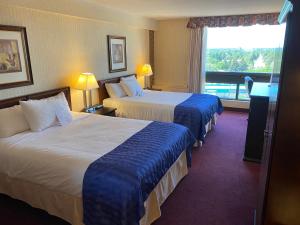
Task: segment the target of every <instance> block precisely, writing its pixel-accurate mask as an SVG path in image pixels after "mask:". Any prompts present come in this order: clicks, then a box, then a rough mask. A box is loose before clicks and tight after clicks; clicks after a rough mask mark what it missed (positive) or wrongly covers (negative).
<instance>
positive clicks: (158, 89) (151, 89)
mask: <svg viewBox="0 0 300 225" xmlns="http://www.w3.org/2000/svg"><path fill="white" fill-rule="evenodd" d="M144 90H150V91H162V89H161V88H144Z"/></svg>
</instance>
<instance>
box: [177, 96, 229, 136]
mask: <svg viewBox="0 0 300 225" xmlns="http://www.w3.org/2000/svg"><path fill="white" fill-rule="evenodd" d="M222 112H223V106H222V103H221V101H220V98H219V97H217V96H214V95H208V94H193V95H192V96H191V97H189V98H188V99H187V100H185V101H184V102H182V103H180V104H179V105H177V106H176V107H175V110H174V123H177V124H181V125H183V126H185V127H187V128H189V129H190V131H191V132H192V133H193V134H194V136H195V137H196V138H197V140H200V141H204V136H205V134H206V130H205V125H206V124H207V123H208V122H209V121H210V120H211V119H212V118H213V116H214V114H215V113H218V114H221V113H222Z"/></svg>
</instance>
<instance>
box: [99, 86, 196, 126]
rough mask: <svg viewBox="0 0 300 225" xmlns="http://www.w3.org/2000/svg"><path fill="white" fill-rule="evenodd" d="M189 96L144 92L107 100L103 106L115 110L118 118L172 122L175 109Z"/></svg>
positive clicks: (173, 93) (175, 93)
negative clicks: (141, 94) (138, 94)
mask: <svg viewBox="0 0 300 225" xmlns="http://www.w3.org/2000/svg"><path fill="white" fill-rule="evenodd" d="M191 96H192V94H191V93H179V92H166V91H150V90H144V95H143V96H134V97H122V98H107V99H104V100H103V105H104V106H105V107H113V108H116V109H117V110H116V114H117V116H119V117H125V118H132V119H142V120H153V121H162V122H173V120H174V109H175V107H176V106H177V105H178V104H180V103H182V102H184V101H185V100H187V99H188V98H189V97H191Z"/></svg>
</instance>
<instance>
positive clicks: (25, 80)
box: [0, 25, 33, 90]
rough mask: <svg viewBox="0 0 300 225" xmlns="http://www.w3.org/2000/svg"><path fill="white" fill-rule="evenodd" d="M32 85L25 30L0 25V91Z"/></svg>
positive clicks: (23, 28)
mask: <svg viewBox="0 0 300 225" xmlns="http://www.w3.org/2000/svg"><path fill="white" fill-rule="evenodd" d="M32 84H33V78H32V71H31V64H30V57H29V49H28V41H27V34H26V28H25V27H16V26H5V25H0V90H1V89H6V88H13V87H20V86H25V85H32Z"/></svg>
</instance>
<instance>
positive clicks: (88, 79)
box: [75, 73, 99, 109]
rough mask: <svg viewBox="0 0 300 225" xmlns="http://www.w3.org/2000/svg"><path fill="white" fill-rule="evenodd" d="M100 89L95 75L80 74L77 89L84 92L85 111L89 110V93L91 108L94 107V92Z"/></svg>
mask: <svg viewBox="0 0 300 225" xmlns="http://www.w3.org/2000/svg"><path fill="white" fill-rule="evenodd" d="M97 88H99V85H98V82H97V80H96V77H95V75H94V74H93V73H82V74H80V76H79V78H78V80H77V83H76V85H75V89H78V90H82V91H83V102H84V107H85V109H87V108H88V105H87V94H86V93H87V91H88V92H89V107H90V106H92V90H93V89H97Z"/></svg>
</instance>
